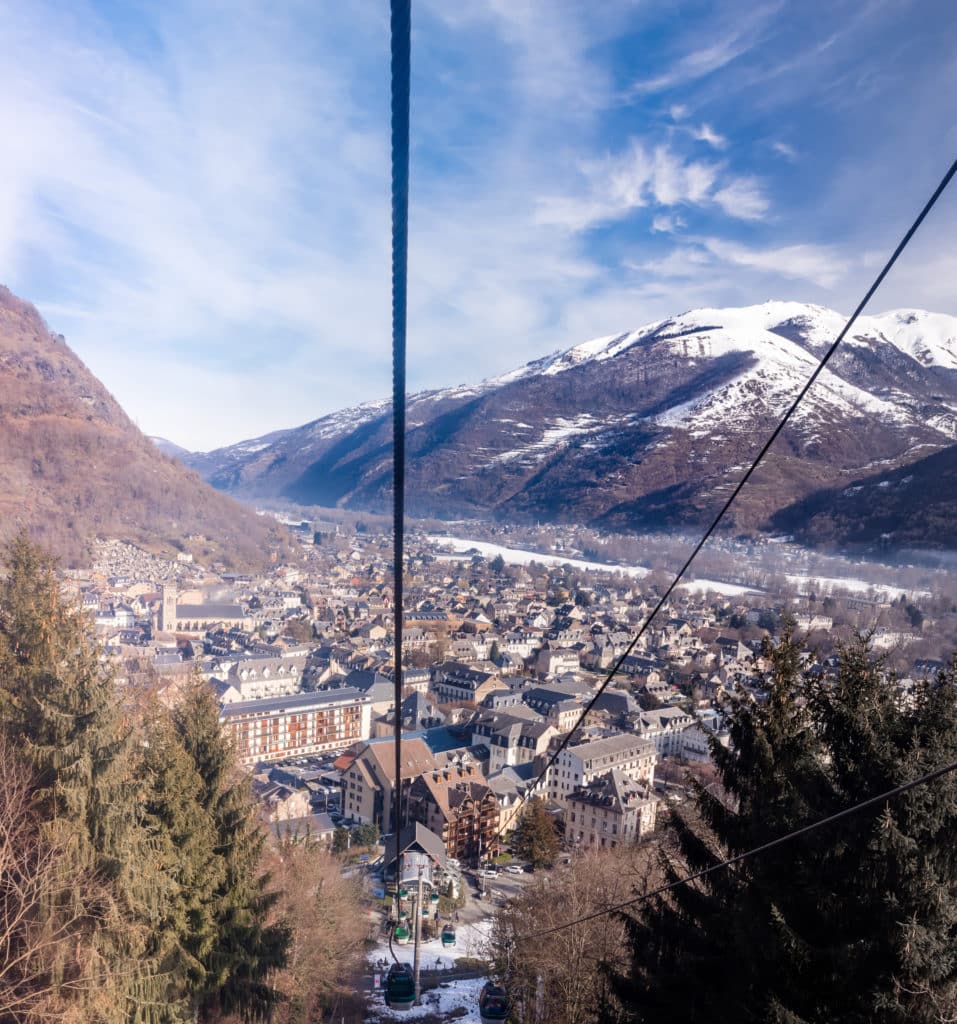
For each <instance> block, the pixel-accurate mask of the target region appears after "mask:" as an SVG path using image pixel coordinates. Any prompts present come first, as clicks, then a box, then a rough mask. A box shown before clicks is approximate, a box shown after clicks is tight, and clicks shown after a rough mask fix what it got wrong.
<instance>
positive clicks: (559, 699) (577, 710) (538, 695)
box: [522, 686, 582, 733]
mask: <svg viewBox="0 0 957 1024" xmlns="http://www.w3.org/2000/svg"><path fill="white" fill-rule="evenodd" d="M522 699H523V701H524V703H525V704H527V705H528V707H530V708H531V709H532V710H533V711H537V712H538V713H539V714H540V715H541V716H542V717H543V718H545V719H546V720H547V721H548V722H550V723H551V724H552V725H553V726H554V727H555V728H556V730H557V731H558V732H561V733H565V732H568V731H569V730H570V729H572V728H574V726H575V723H576V722H577V721H578V718H579V716H580V715H581V713H582V705H581V704H580V703H579V701H578V700H577V698H576V697H574V696H571V695H569V694H568V693H567V692H566V690H564V689H558V688H556V687H546V686H536V687H533V688H532V689H530V690H526V691H525V692H524V693H523V694H522Z"/></svg>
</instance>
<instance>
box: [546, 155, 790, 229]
mask: <svg viewBox="0 0 957 1024" xmlns="http://www.w3.org/2000/svg"><path fill="white" fill-rule="evenodd" d="M582 172H583V177H584V184H585V186H586V187H585V188H584V189H582V188H581V187H579V188H578V189H577V190H576V192H575V194H574V195H571V196H569V195H563V196H544V197H542V199H540V201H539V204H538V210H537V217H536V219H537V221H538V223H539V224H545V225H551V226H560V227H564V228H566V229H567V230H569V231H582V230H585V229H587V228H590V227H592V226H594V225H596V224H599V223H603V222H608V221H614V220H618V219H620V218H622V217H626V216H628V215H629V214H630V213H631V212H633V211H634V210H637V209H640V208H641V207H645V206H652V207H673V206H689V207H705V206H709V205H715V204H716V205H717V206H718V207H720V208H721V209H722V210H723V211H724V212H725V213H726V214H728V216H730V217H735V218H738V219H741V220H756V219H760V218H761V217H763V215H764V214H765V213H766V212H767V210H768V208H769V206H770V204H769V202H768V200H767V199H766V198H765V196H764V195H763V192H762V189H761V185H760V183H759V182H758V181H757V180H756V179H754V178H750V177H746V178H735V177H733V176H729V175H725V174H723V172H722V169H721V167H720V166H719V165H717V164H713V163H709V162H706V161H702V160H694V159H689V158H687V157H685V156H684V155H682V154H681V153H679V152H677V151H676V150H675V149H674V148H672V147H670V146H668V145H665V144H660V145H656V146H647V145H646V144H644V143H643V142H641V141H639V140H633V141H632V143H631V145H630V146H629V147H628V148H627V149H626V150H625V151H624V152H623V153H620V154H618V155H615V156H609V157H607V158H605V159H604V160H600V161H592V162H588V163H586V164H584V165H583V167H582ZM664 223H665V222H664V221H661V222H659V224H664ZM660 229H661V228H660V227H654V225H653V230H660Z"/></svg>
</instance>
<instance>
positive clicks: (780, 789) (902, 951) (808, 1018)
mask: <svg viewBox="0 0 957 1024" xmlns="http://www.w3.org/2000/svg"><path fill="white" fill-rule="evenodd" d="M765 653H766V655H767V656H768V657H769V658H770V660H771V664H772V669H771V672H770V674H769V675H768V677H767V678H766V680H765V684H764V688H765V690H766V692H767V700H766V702H764V703H757V702H755V701H754V700H753V699H750V698H749V697H747V696H745V695H738V696H737V697H736V698H734V699H733V700H732V701H731V705H730V714H729V727H730V733H731V743H730V747H729V748H728V749H724V748H721V747H719V746H717V745H716V746H715V747H714V748H713V754H714V757H715V761H716V765H717V768H718V774H719V777H720V781H721V783H722V786H723V789H724V793H723V794H722V795H720V796H719V795H716V794H714V793H713V792H710V791H705V790H703V789H701V788H700V787H699V788H698V790H697V795H696V800H695V803H694V806H693V807H692V808H691V809H689V810H684V809H676V812H675V815H674V828H673V834H672V844H671V846H670V847H668V848H666V850H665V852H664V854H663V861H664V868H665V871H666V875H667V877H668V878H669V879H670V880H676V879H678V878H679V877H681V876H683V875H685V874H687V873H690V872H693V871H698V870H701V869H704V868H707V867H709V866H711V865H713V864H715V863H717V862H718V861H720V860H723V859H724V858H725V857H727V856H729V855H732V856H733V855H735V854H737V853H740V852H742V851H744V850H747V849H750V848H752V847H755V846H759V845H761V844H762V843H765V842H767V841H769V840H770V839H773V838H776V837H778V836H780V835H783V834H785V833H787V832H790V831H792V830H793V829H795V828H798V827H800V826H801V825H804V824H807V823H809V822H811V821H815V820H818V819H820V818H823V817H825V816H827V815H829V814H832V813H834V812H835V811H837V810H840V809H841V808H843V807H846V806H848V805H850V804H854V803H857V802H859V801H861V800H864V799H866V798H868V797H870V796H875V795H878V794H880V793H881V792H884V791H886V790H888V789H890V788H891V787H893V786H894V785H897V784H899V783H901V782H903V781H906V780H907V779H909V778H913V777H915V776H917V775H919V774H921V773H923V772H926V771H927V770H929V769H931V768H933V767H935V766H939V765H943V764H945V763H949V762H952V761H954V760H955V759H957V685H955V684H957V671H955V670H954V669H951V670H950V671H949V672H947V673H944V674H942V675H941V676H940V677H939V678H938V679H936V680H934V681H932V682H930V683H928V684H927V685H926V686H923V687H919V688H918V690H917V691H916V692H915V694H914V695H913V698H912V699H911V700H904V699H902V698H901V697H900V696H899V694H898V692H897V689H896V688H895V686H894V685H893V681H892V680H888V679H887V678H886V677H885V674H884V673H883V671H882V668H881V666H880V664H879V663H874V662H873V661H872V660H871V658H870V657H869V654H868V651H867V649H866V644H865V643H864V642H860V643H857V644H855V645H853V646H851V647H850V648H848V649H847V650H845V651H843V652H842V655H841V660H840V667H839V672H838V676H837V678H836V680H834V681H829V680H821V679H815V678H808V677H805V676H803V675H802V673H801V672H800V669H799V663H800V657H799V656H800V652H799V650H798V648H797V647H796V645H795V644H794V643H793V642H792V640H791V638H790V636H788V637H786V638H785V640H784V641H783V642H782V643H781V644H780V645H779V646H778V647H776V648H771V647H770V645H768V646H767V647H766V651H765ZM955 827H957V780H955V779H954V778H953V776H952V775H951V776H946V777H944V778H943V779H941V780H938V781H937V782H936V783H934V784H932V785H930V786H927V787H920V788H918V789H915V790H913V791H911V792H910V793H908V794H906V795H904V796H903V797H901V798H899V799H898V800H895V801H894V802H892V803H890V804H888V805H887V806H886V807H885V808H884V809H883V810H882V811H880V813H877V814H874V813H871V814H866V813H864V814H859V815H855V816H852V817H849V818H847V819H844V820H843V821H841V822H840V823H836V824H834V825H832V826H829V827H828V828H827V829H825V830H821V831H818V832H814V833H810V834H808V835H806V836H804V837H801V838H799V839H796V840H793V841H791V842H789V843H787V844H785V845H783V846H781V847H779V848H777V849H775V850H772V851H768V852H766V853H762V854H760V855H759V856H757V857H754V858H751V859H749V860H748V861H745V862H742V863H740V864H738V865H735V866H734V867H732V868H727V869H721V870H719V871H716V872H714V873H713V874H711V875H709V876H707V877H706V878H704V879H701V880H699V881H698V882H696V883H694V884H692V885H682V886H679V887H678V888H676V889H674V890H672V891H671V892H669V893H668V894H665V895H663V896H661V897H658V898H656V899H654V900H652V901H649V902H648V903H645V904H642V905H641V906H640V909H639V911H638V912H637V913H636V914H635V916H633V917H629V918H627V922H628V926H629V931H630V935H631V940H632V947H633V954H634V963H633V968H632V971H631V973H630V976H629V977H628V978H627V979H626V980H625V981H623V982H622V983H621V984H620V995H621V997H622V1000H623V1002H625V1003H626V1005H630V1006H632V1007H633V1009H634V1013H635V1019H636V1020H640V1021H642V1022H654V1021H666V1020H667V1021H670V1020H682V1021H689V1022H695V1021H705V1020H706V1021H708V1022H709V1024H712V1022H714V1024H720V1022H723V1021H728V1022H731V1021H735V1022H739V1021H755V1022H757V1021H762V1022H764V1021H768V1022H781V1024H783V1022H788V1024H801V1022H808V1024H811V1022H815V1024H817V1022H820V1024H823V1022H832V1021H833V1022H837V1021H842V1022H851V1024H854V1022H859V1024H864V1022H879V1024H897V1022H904V1021H928V1022H930V1021H936V1020H941V1019H945V1017H946V1015H947V1014H951V1015H952V1014H953V1013H954V1011H955V1010H957V987H955V986H957V958H955V955H954V953H953V943H954V939H955V937H957V850H955V844H954V842H953V835H954V834H955V833H954V829H955Z"/></svg>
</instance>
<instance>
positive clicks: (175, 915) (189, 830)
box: [144, 707, 223, 1020]
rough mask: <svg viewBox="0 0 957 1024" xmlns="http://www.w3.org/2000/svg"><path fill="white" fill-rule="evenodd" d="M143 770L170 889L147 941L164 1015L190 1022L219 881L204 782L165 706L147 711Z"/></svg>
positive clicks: (212, 931) (211, 937)
mask: <svg viewBox="0 0 957 1024" xmlns="http://www.w3.org/2000/svg"><path fill="white" fill-rule="evenodd" d="M144 747H145V760H144V768H145V774H146V780H147V784H148V787H149V788H148V790H147V800H146V811H147V820H148V821H149V822H150V824H151V826H152V827H153V829H154V832H155V834H156V837H157V843H158V844H159V845H160V847H161V849H162V852H163V864H164V866H165V867H166V873H167V875H168V877H169V879H170V886H171V894H170V899H169V901H168V904H167V906H166V912H165V916H164V918H163V919H162V920H161V921H160V922H158V925H157V928H156V929H155V931H154V936H153V942H154V946H155V949H156V954H157V956H159V957H161V958H162V962H163V965H164V975H165V976H166V978H167V1000H168V1004H169V1014H170V1018H169V1019H170V1020H178V1019H180V1017H181V1016H182V1017H183V1018H185V1019H188V1020H192V1019H193V1017H194V1014H195V1011H196V1007H197V1004H198V1001H199V998H200V995H201V993H202V992H203V991H204V988H205V984H206V973H207V972H206V966H205V964H206V961H207V960H208V958H209V956H210V954H211V953H212V950H213V947H214V945H215V942H216V938H217V932H216V926H217V922H216V918H215V904H214V899H215V893H216V891H217V889H218V887H219V886H220V885H221V884H222V881H223V863H222V858H221V857H220V856H219V854H218V852H217V851H216V849H215V847H214V825H213V816H212V814H211V812H210V810H209V809H208V808H207V807H206V806H204V804H203V802H202V796H203V782H202V779H201V778H200V776H199V772H198V771H197V769H196V765H195V764H194V763H193V760H192V758H191V757H190V756H189V753H188V752H187V750H186V749H185V747H184V745H183V742H182V738H181V737H180V736H179V734H178V732H177V731H176V729H174V727H173V722H172V719H171V717H170V714H169V711H168V710H167V709H166V708H163V707H153V708H151V709H150V711H149V714H148V717H147V721H146V742H145V743H144Z"/></svg>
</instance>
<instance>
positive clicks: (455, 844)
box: [409, 763, 499, 865]
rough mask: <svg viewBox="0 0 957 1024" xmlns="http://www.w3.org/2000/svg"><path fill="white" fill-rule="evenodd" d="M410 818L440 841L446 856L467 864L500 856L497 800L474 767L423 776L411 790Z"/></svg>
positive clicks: (449, 767) (461, 766)
mask: <svg viewBox="0 0 957 1024" xmlns="http://www.w3.org/2000/svg"><path fill="white" fill-rule="evenodd" d="M409 816H410V818H411V819H412V820H414V821H420V822H422V824H424V825H425V826H426V827H427V828H428V829H429V830H430V831H432V832H434V833H435V834H436V835H437V836H439V837H441V839H442V844H443V846H444V847H445V852H446V855H447V856H449V857H454V858H457V859H458V860H460V861H462V862H463V863H465V864H475V865H477V864H478V862H479V860H480V859H483V858H486V857H491V856H494V855H495V854H496V853H497V852H498V849H499V844H498V826H499V805H498V798H497V797H496V795H495V793H494V792H493V790H492V789H491V788H490V787H489V785H488V783H487V781H486V779H485V776H484V775H483V774H482V770H481V769H480V768H479V766H478V765H477V764H475V763H459V764H449V765H446V766H445V767H443V768H436V769H435V770H433V771H431V772H425V773H423V774H422V775H420V776H419V777H418V778H417V779H416V780H415V781H414V782H413V783H412V787H411V789H410V790H409Z"/></svg>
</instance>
